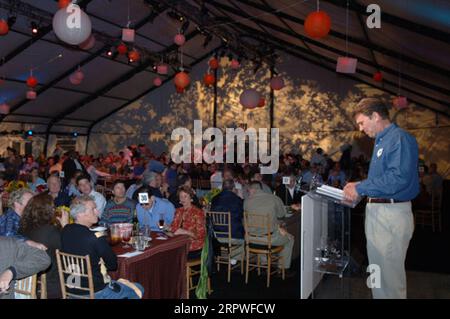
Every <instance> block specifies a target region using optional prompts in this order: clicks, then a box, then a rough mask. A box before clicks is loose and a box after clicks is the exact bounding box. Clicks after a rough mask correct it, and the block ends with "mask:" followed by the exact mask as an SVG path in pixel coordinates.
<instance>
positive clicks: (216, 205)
mask: <svg viewBox="0 0 450 319" xmlns="http://www.w3.org/2000/svg"><path fill="white" fill-rule="evenodd" d="M234 188H235V184H234V181H233V180H232V179H226V180H224V181H223V186H222V192H220V194H219V195H217V196H216V197H214V198H213V200H212V202H211V211H213V212H230V217H231V220H230V224H231V237H232V244H240V243H243V239H244V225H243V224H242V219H243V216H244V201H243V200H242V199H241V198H240V197H239V196H238V195H236V194H235V193H234V191H233V190H234ZM218 227H219V228H217V229H216V230H217V231H224V230H225V229H220V226H218ZM217 239H218V240H219V241H220V242H227V241H228V238H226V239H225V238H220V237H219V238H217Z"/></svg>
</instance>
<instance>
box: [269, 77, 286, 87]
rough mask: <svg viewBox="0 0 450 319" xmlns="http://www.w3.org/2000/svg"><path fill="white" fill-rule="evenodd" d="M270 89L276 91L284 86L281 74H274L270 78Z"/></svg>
mask: <svg viewBox="0 0 450 319" xmlns="http://www.w3.org/2000/svg"><path fill="white" fill-rule="evenodd" d="M270 87H271V88H272V90H275V91H278V90H281V89H282V88H284V80H283V78H282V77H281V76H275V77H273V78H272V79H271V80H270Z"/></svg>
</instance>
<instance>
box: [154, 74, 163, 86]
mask: <svg viewBox="0 0 450 319" xmlns="http://www.w3.org/2000/svg"><path fill="white" fill-rule="evenodd" d="M161 84H162V80H161V78H160V77H159V76H158V77H157V78H154V79H153V85H154V86H161Z"/></svg>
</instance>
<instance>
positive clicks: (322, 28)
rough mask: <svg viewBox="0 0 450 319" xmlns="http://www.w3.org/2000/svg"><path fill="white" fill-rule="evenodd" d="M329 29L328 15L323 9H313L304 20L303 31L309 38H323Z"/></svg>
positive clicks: (329, 20)
mask: <svg viewBox="0 0 450 319" xmlns="http://www.w3.org/2000/svg"><path fill="white" fill-rule="evenodd" d="M330 29H331V19H330V16H329V15H328V14H327V13H326V12H324V11H314V12H311V13H310V14H308V16H307V17H306V20H305V32H306V34H307V35H308V36H310V37H311V38H316V39H319V38H323V37H325V36H326V35H327V34H328V32H330Z"/></svg>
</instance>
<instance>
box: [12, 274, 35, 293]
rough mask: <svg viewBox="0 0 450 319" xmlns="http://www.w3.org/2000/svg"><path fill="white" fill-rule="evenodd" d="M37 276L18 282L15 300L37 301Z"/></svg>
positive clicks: (15, 289)
mask: <svg viewBox="0 0 450 319" xmlns="http://www.w3.org/2000/svg"><path fill="white" fill-rule="evenodd" d="M36 286H37V274H35V275H32V276H29V277H26V278H23V279H21V280H17V281H16V285H15V288H14V298H15V299H36Z"/></svg>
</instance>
